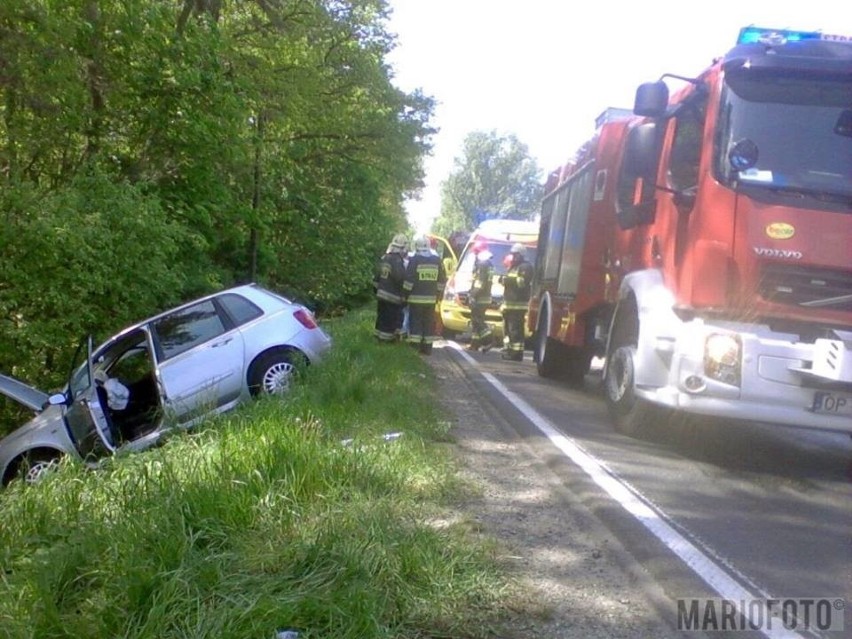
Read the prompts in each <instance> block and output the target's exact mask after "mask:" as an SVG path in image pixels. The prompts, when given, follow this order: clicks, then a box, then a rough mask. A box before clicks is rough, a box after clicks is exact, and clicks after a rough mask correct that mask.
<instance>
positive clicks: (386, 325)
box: [373, 233, 408, 344]
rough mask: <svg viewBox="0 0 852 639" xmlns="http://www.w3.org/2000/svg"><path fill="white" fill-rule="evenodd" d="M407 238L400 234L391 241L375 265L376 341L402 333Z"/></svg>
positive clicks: (391, 341) (394, 338)
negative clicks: (404, 260) (404, 259)
mask: <svg viewBox="0 0 852 639" xmlns="http://www.w3.org/2000/svg"><path fill="white" fill-rule="evenodd" d="M407 245H408V239H407V238H406V237H405V235H403V234H401V233H399V234H397V235H395V236H394V238H393V240H391V243H390V246H388V250H387V252H386V253H385V254H384V255H383V256H382V257H381V259H380V260H379V263H378V264H377V265H376V274H375V277H374V278H373V286H374V288H375V289H376V328H375V332H374V334H375V336H376V339H377V340H378V341H379V343H383V344H390V343H393V342H395V341H396V340H397V339H398V338H399V334H400V333H401V332H402V320H403V309H404V308H405V297H404V291H403V288H402V285H403V283H404V282H405V263H404V262H403V258H404V256H405V252H406V247H407Z"/></svg>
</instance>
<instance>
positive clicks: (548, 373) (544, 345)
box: [533, 327, 562, 379]
mask: <svg viewBox="0 0 852 639" xmlns="http://www.w3.org/2000/svg"><path fill="white" fill-rule="evenodd" d="M560 346H561V344H560V343H559V342H557V341H556V340H555V339H552V338H550V337H548V336H547V332H546V331H542V330H541V327H539V330H538V331H537V332H536V337H535V347H534V349H533V356H534V359H535V367H536V370H537V371H538V374H539V375H540V376H541V377H547V378H551V379H552V378H554V377H558V376H559V375H560V373H561V372H562V362H561V360H560V358H559V353H558V352H557V351H559V350H560V348H559V347H560Z"/></svg>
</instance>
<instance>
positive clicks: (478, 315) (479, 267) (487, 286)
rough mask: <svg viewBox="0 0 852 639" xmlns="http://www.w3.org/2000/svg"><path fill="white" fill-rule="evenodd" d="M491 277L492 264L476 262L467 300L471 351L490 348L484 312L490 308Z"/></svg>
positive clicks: (488, 327) (491, 338)
mask: <svg viewBox="0 0 852 639" xmlns="http://www.w3.org/2000/svg"><path fill="white" fill-rule="evenodd" d="M493 275H494V264H493V263H492V262H491V260H485V261H482V262H477V264H476V266H475V269H474V272H473V282H472V284H471V287H470V295H469V298H468V299H469V303H470V329H471V337H470V347H471V349H473V350H476V349H482V350H483V351H487V350H488V349H490V348H491V345H492V342H493V334H492V331H491V327H490V326H489V325H488V322H486V321H485V311H487V310H488V307H489V306H491V279H492V277H493Z"/></svg>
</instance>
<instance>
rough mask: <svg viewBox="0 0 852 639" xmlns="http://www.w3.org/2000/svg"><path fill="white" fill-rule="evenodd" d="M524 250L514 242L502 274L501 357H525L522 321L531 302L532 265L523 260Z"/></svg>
mask: <svg viewBox="0 0 852 639" xmlns="http://www.w3.org/2000/svg"><path fill="white" fill-rule="evenodd" d="M526 253H527V249H526V247H525V246H524V245H523V244H520V243H516V244H513V245H512V248H511V249H509V259H510V262H509V269H508V270H507V271H506V274H505V275H503V276H502V278H501V282H502V284H503V305H502V306H501V307H500V311H501V312H502V313H503V333H504V335H505V338H504V339H505V343H506V348H505V349H504V351H503V359H509V360H513V361H517V362H520V361H522V360H523V359H524V337H525V334H524V323H525V320H526V315H527V306H528V305H529V301H530V285H531V284H532V278H533V265H532V264H530V263H529V262H528V261H527V260H526Z"/></svg>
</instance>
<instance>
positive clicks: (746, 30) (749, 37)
mask: <svg viewBox="0 0 852 639" xmlns="http://www.w3.org/2000/svg"><path fill="white" fill-rule="evenodd" d="M804 40H831V41H834V42H850V41H852V37H850V36H842V35H831V34H828V33H822V32H821V31H795V30H791V29H767V28H766V27H755V26H749V27H743V28H742V29H740V34H739V36H738V37H737V44H766V45H780V44H787V43H788V42H802V41H804Z"/></svg>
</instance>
